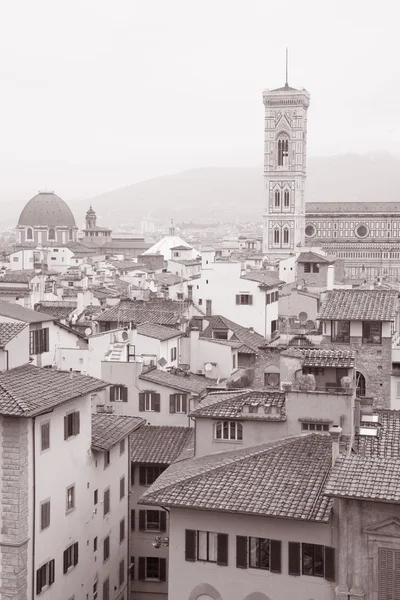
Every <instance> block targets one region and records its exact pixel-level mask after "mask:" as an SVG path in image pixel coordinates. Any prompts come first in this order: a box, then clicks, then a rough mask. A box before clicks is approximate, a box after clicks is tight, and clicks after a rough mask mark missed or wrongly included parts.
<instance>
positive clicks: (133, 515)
mask: <svg viewBox="0 0 400 600" xmlns="http://www.w3.org/2000/svg"><path fill="white" fill-rule="evenodd" d="M131 531H135V510H134V509H131Z"/></svg>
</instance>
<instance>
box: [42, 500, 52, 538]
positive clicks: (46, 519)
mask: <svg viewBox="0 0 400 600" xmlns="http://www.w3.org/2000/svg"><path fill="white" fill-rule="evenodd" d="M49 525H50V500H44V501H43V502H42V503H41V505H40V531H43V529H46V528H47V527H49Z"/></svg>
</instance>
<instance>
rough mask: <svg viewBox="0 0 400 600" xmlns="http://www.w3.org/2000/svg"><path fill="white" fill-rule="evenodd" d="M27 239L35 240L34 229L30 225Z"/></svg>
mask: <svg viewBox="0 0 400 600" xmlns="http://www.w3.org/2000/svg"><path fill="white" fill-rule="evenodd" d="M26 239H27V240H33V231H32V229H31V228H30V227H28V229H27V230H26Z"/></svg>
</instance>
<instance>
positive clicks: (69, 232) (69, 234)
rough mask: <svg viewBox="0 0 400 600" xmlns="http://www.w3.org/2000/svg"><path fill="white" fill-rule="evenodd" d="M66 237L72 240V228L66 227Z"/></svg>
mask: <svg viewBox="0 0 400 600" xmlns="http://www.w3.org/2000/svg"><path fill="white" fill-rule="evenodd" d="M68 239H69V240H72V229H68Z"/></svg>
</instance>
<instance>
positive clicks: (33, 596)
mask: <svg viewBox="0 0 400 600" xmlns="http://www.w3.org/2000/svg"><path fill="white" fill-rule="evenodd" d="M35 428H36V417H32V480H33V486H32V509H33V520H32V600H35V596H36V594H35V531H36V436H35Z"/></svg>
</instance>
